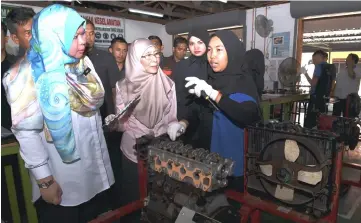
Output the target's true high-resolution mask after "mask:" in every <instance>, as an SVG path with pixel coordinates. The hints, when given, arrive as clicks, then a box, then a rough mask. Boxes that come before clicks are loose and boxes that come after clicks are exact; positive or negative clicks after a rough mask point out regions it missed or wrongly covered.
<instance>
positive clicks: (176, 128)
mask: <svg viewBox="0 0 361 223" xmlns="http://www.w3.org/2000/svg"><path fill="white" fill-rule="evenodd" d="M186 128H187V126H186V125H185V124H184V123H183V122H175V123H172V124H170V125H169V127H168V130H167V133H168V135H169V138H170V139H171V140H172V141H174V140H176V138H177V137H179V136H180V135H182V134H184V133H185V131H186Z"/></svg>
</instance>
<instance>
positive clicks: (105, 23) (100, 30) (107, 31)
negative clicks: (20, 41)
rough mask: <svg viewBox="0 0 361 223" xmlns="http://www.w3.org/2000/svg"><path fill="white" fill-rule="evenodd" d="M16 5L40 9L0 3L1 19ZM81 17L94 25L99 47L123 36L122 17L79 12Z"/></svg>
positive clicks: (36, 11) (36, 8)
mask: <svg viewBox="0 0 361 223" xmlns="http://www.w3.org/2000/svg"><path fill="white" fill-rule="evenodd" d="M18 7H29V8H33V10H34V11H35V13H38V12H40V11H41V9H42V8H40V7H33V6H25V5H12V4H11V5H8V4H1V21H4V19H5V18H6V15H7V14H8V13H9V12H10V10H12V9H13V8H18ZM79 14H80V15H81V16H82V17H83V18H86V19H89V20H90V21H92V22H93V23H94V25H95V45H96V46H97V47H101V48H108V47H109V46H110V42H111V41H112V39H114V38H115V37H124V36H125V32H124V31H125V30H124V28H125V23H124V21H125V20H124V19H123V18H117V17H111V16H102V15H95V14H88V13H79Z"/></svg>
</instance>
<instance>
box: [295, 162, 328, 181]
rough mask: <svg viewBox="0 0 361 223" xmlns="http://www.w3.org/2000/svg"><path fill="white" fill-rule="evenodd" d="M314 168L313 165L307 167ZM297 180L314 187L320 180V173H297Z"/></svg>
mask: <svg viewBox="0 0 361 223" xmlns="http://www.w3.org/2000/svg"><path fill="white" fill-rule="evenodd" d="M308 166H314V165H308ZM297 180H299V181H301V182H304V183H306V184H311V185H316V184H318V183H319V182H321V180H322V171H318V172H307V171H303V170H301V171H299V172H298V176H297Z"/></svg>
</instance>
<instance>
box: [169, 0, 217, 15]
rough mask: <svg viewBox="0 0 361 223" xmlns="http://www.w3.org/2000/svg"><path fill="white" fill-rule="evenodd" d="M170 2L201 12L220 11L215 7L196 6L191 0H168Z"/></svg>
mask: <svg viewBox="0 0 361 223" xmlns="http://www.w3.org/2000/svg"><path fill="white" fill-rule="evenodd" d="M168 3H170V4H173V5H178V6H182V7H186V8H190V9H196V10H198V11H201V12H208V13H217V12H220V10H219V9H215V8H209V7H203V6H197V5H195V4H194V3H191V2H185V1H170V2H168Z"/></svg>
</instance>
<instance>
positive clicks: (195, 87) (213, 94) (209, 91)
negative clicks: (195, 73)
mask: <svg viewBox="0 0 361 223" xmlns="http://www.w3.org/2000/svg"><path fill="white" fill-rule="evenodd" d="M185 80H186V81H188V83H187V84H186V85H185V87H186V88H189V87H191V86H192V88H191V89H189V90H188V92H189V93H190V94H195V95H197V97H201V92H202V91H204V93H206V95H207V96H209V97H210V98H211V99H212V100H213V101H215V100H216V98H217V96H218V93H219V92H218V91H217V90H214V89H213V87H212V86H211V85H209V84H207V82H205V81H204V80H201V79H199V78H197V77H186V78H185Z"/></svg>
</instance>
